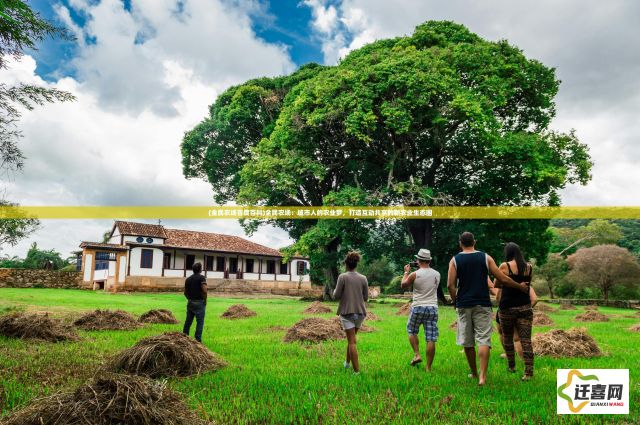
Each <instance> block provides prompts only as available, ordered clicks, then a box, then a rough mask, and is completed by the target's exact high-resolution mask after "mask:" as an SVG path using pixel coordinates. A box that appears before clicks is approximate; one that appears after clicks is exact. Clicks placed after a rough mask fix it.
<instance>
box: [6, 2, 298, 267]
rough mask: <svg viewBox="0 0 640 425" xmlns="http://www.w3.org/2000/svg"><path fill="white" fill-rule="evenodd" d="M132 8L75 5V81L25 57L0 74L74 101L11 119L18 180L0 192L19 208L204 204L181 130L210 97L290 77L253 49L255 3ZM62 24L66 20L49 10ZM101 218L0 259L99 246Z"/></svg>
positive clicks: (269, 51) (262, 47) (69, 225)
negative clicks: (79, 21)
mask: <svg viewBox="0 0 640 425" xmlns="http://www.w3.org/2000/svg"><path fill="white" fill-rule="evenodd" d="M183 3H184V9H183V10H180V9H179V7H178V6H177V5H178V2H176V1H173V0H162V1H159V0H141V1H137V2H135V3H134V7H133V9H132V11H131V13H129V12H127V11H126V10H124V8H123V6H122V2H120V1H118V0H103V1H102V2H100V3H96V2H94V1H87V0H74V1H73V2H71V6H69V7H73V8H74V9H75V13H79V14H82V15H83V16H85V17H86V18H87V22H86V25H85V26H84V27H83V28H80V27H78V26H75V27H73V28H72V30H73V31H74V32H75V33H76V34H77V35H78V36H79V44H78V47H77V49H78V51H77V56H76V57H75V58H74V59H73V61H72V62H71V63H70V64H69V65H70V66H71V67H72V68H73V69H74V70H75V71H76V73H75V74H74V75H77V77H76V78H70V77H67V78H62V79H60V80H58V81H56V82H53V83H47V82H45V81H43V80H42V79H41V78H40V77H38V76H37V75H36V73H35V68H36V63H35V61H34V59H33V58H32V57H30V56H25V57H23V58H22V60H21V61H20V62H17V63H15V62H12V63H11V64H10V68H9V69H8V70H2V71H0V81H2V82H6V83H10V84H11V83H15V82H17V81H21V82H30V83H34V84H39V85H43V86H45V85H46V86H49V87H57V88H60V89H63V90H67V91H70V92H72V93H73V94H74V95H76V97H77V100H76V101H75V102H71V103H64V104H51V105H46V106H43V107H38V108H36V109H35V110H34V111H30V112H26V113H25V114H24V116H23V118H22V119H21V121H20V124H19V128H20V130H21V131H22V132H23V135H24V137H23V139H22V140H21V141H20V146H21V148H22V149H23V152H24V154H25V155H26V156H27V161H26V163H25V170H24V172H23V173H20V174H18V175H16V176H14V178H13V179H12V180H10V181H9V182H8V183H7V182H5V186H7V193H6V197H7V198H8V199H11V200H14V201H18V202H20V203H21V204H23V205H206V204H209V203H211V202H212V192H211V188H210V185H209V184H208V183H206V182H204V181H200V180H186V179H185V178H184V177H183V175H182V169H181V157H180V151H179V145H180V142H181V140H182V137H183V135H184V132H185V131H187V130H189V129H190V128H192V127H193V126H194V125H195V124H197V123H198V122H199V121H200V120H202V119H203V118H204V117H205V116H206V115H207V114H208V110H207V107H208V105H209V104H211V103H212V102H213V101H214V100H215V97H216V96H217V94H219V93H220V92H221V91H222V90H224V89H225V88H226V87H228V86H229V85H231V84H235V83H239V82H242V81H244V80H246V79H249V78H253V77H258V76H265V75H266V76H269V75H279V74H285V73H289V72H291V71H292V70H293V68H294V66H293V64H292V62H291V60H290V58H289V55H288V52H287V51H286V49H285V48H284V47H283V46H280V45H274V44H269V43H266V42H264V41H263V40H261V39H258V38H257V37H256V36H255V34H254V33H253V32H252V30H251V21H250V16H249V15H250V14H254V13H257V11H258V9H256V8H257V7H258V3H255V2H252V1H238V2H234V3H231V2H227V1H221V0H207V1H205V0H191V1H189V2H180V4H183ZM57 11H58V15H59V16H61V19H62V20H63V21H65V22H67V23H69V22H70V21H69V19H68V18H69V16H70V15H69V10H68V9H66V7H65V6H62V5H58V6H57ZM110 223H111V222H108V221H104V220H102V221H101V220H84V221H83V220H77V221H56V220H46V221H44V222H43V227H42V228H41V229H40V230H39V231H38V232H37V233H36V234H35V235H34V237H33V238H31V239H30V240H25V241H23V242H22V243H20V244H19V245H18V246H16V247H13V248H11V247H2V251H1V253H0V255H4V254H18V255H24V253H25V252H26V249H27V248H28V245H29V244H30V243H31V241H32V240H35V241H37V242H39V243H40V245H41V246H42V247H44V248H55V249H57V250H59V251H60V252H63V253H67V252H69V251H71V250H73V249H76V248H77V246H78V244H79V242H80V241H81V240H87V239H88V240H96V239H99V238H100V236H101V234H102V233H103V232H104V230H106V229H107V228H108V227H109V226H110ZM178 224H179V225H180V226H182V227H184V228H193V229H199V230H209V231H217V232H224V233H233V234H238V235H243V232H242V229H241V228H240V227H239V225H238V223H237V222H235V221H233V220H217V221H193V222H188V221H183V222H179V223H178ZM253 239H254V240H256V241H258V242H260V241H262V242H267V243H268V244H269V245H270V246H274V247H279V246H282V245H286V244H288V243H289V242H290V241H289V239H288V237H287V235H286V233H284V232H282V231H279V230H276V229H265V230H264V231H262V232H259V233H258V234H256V235H255V236H254V237H253Z"/></svg>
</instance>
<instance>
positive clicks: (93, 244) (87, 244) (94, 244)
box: [80, 241, 129, 251]
mask: <svg viewBox="0 0 640 425" xmlns="http://www.w3.org/2000/svg"><path fill="white" fill-rule="evenodd" d="M80 248H103V249H111V250H115V251H126V250H127V249H129V248H128V247H127V246H126V245H118V244H115V243H102V242H87V241H83V242H80Z"/></svg>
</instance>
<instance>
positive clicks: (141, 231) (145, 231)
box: [114, 221, 167, 238]
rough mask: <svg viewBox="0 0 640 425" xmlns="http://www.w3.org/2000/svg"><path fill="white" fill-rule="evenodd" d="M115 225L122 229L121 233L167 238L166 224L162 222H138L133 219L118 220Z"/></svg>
mask: <svg viewBox="0 0 640 425" xmlns="http://www.w3.org/2000/svg"><path fill="white" fill-rule="evenodd" d="M114 226H116V227H117V228H118V229H119V230H120V234H121V235H131V236H151V237H155V238H166V237H167V233H166V232H165V229H164V226H162V225H160V224H146V223H136V222H133V221H116V222H115V224H114Z"/></svg>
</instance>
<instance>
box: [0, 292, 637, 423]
mask: <svg viewBox="0 0 640 425" xmlns="http://www.w3.org/2000/svg"><path fill="white" fill-rule="evenodd" d="M238 302H242V303H244V304H246V305H247V306H248V307H249V308H251V309H253V310H255V311H256V312H257V313H258V316H257V317H254V318H249V319H242V320H236V321H229V320H223V319H220V317H219V316H220V314H221V313H222V312H223V311H224V310H225V309H226V308H227V307H228V306H230V305H231V304H235V303H238ZM306 305H307V304H306V303H303V302H300V301H296V300H290V299H244V300H237V299H229V298H210V301H209V303H208V308H207V317H206V324H205V331H204V336H203V340H204V342H205V344H206V345H207V346H208V347H209V348H210V349H211V350H212V351H215V352H216V353H218V354H220V355H221V356H222V357H223V358H224V359H225V360H226V361H228V362H229V366H228V367H227V368H226V369H224V370H222V371H219V372H216V373H207V374H204V375H200V376H197V377H193V378H190V379H176V380H172V381H171V382H170V385H171V386H172V387H173V388H174V389H176V390H177V391H179V392H180V393H181V394H183V395H184V396H185V398H186V399H187V400H188V402H189V403H190V404H191V405H192V407H193V408H195V409H197V410H198V411H199V412H200V413H201V415H202V416H203V417H205V418H207V419H209V420H212V421H214V422H217V423H223V424H227V423H341V424H342V423H367V424H371V423H389V422H391V423H407V424H408V423H426V422H432V421H434V422H433V423H452V424H454V423H455V424H485V423H494V424H512V423H513V424H522V423H545V424H546V423H552V422H553V423H604V422H607V423H610V422H614V423H640V422H639V421H640V419H639V418H640V369H639V368H638V365H639V364H640V350H639V349H638V346H639V344H640V333H632V332H630V331H629V330H628V328H629V327H630V326H631V325H633V324H635V323H638V322H640V318H631V317H627V316H629V315H630V312H629V310H620V309H613V308H601V309H600V311H601V312H603V313H605V314H607V315H609V316H610V318H611V321H610V322H605V323H587V324H586V325H587V327H588V329H589V332H590V333H591V335H592V336H593V337H594V338H595V339H596V341H597V342H598V344H599V345H600V348H601V349H602V350H603V351H604V352H605V353H606V356H604V357H601V358H597V359H548V358H536V371H535V378H534V380H533V381H531V382H526V383H523V382H520V380H519V378H520V376H521V375H522V367H523V365H522V363H521V362H518V374H515V375H513V374H508V373H507V372H506V360H504V359H501V358H500V357H499V354H500V353H501V352H502V347H501V346H500V343H499V340H498V337H497V334H494V337H493V344H494V347H495V349H494V350H493V353H492V357H491V365H490V370H489V383H488V385H487V387H485V388H478V387H477V386H476V384H475V382H474V381H471V380H469V379H468V378H467V366H466V361H465V358H464V354H462V353H461V352H460V349H459V348H458V347H457V346H456V345H455V332H454V331H453V330H451V329H449V325H450V324H451V322H452V321H453V320H454V317H455V313H454V310H453V309H451V308H441V309H440V322H439V323H440V340H439V342H438V347H437V354H436V360H435V362H434V372H432V373H431V374H427V373H426V372H425V371H424V368H411V367H410V366H408V362H409V360H410V359H411V356H412V352H411V350H410V347H409V344H408V341H407V337H406V331H405V324H406V317H404V316H396V315H395V312H396V310H397V306H396V305H394V304H378V303H376V304H373V307H372V311H374V312H375V313H376V314H377V315H378V316H380V318H381V319H382V320H381V321H379V322H369V325H371V326H373V327H374V328H375V329H376V332H374V333H369V334H361V335H360V336H359V341H358V349H359V352H360V359H361V365H362V366H361V367H362V374H361V375H360V376H354V375H353V374H351V373H349V372H346V371H344V370H343V368H342V361H343V353H344V351H345V345H346V343H345V342H344V341H336V342H330V343H323V344H319V345H316V346H304V345H300V344H285V343H283V342H282V338H283V335H284V330H280V328H275V329H274V327H289V326H291V325H293V324H294V323H295V322H296V321H298V320H300V319H301V318H302V317H304V316H303V314H302V310H303V309H304V308H305V306H306ZM184 306H185V302H184V299H183V297H182V296H181V295H180V294H116V295H113V294H109V293H103V292H91V291H76V290H53V289H0V313H4V312H7V311H12V310H30V311H51V312H52V313H53V314H54V315H55V316H60V317H63V316H65V317H74V316H77V315H78V314H79V313H80V312H82V311H86V310H92V309H96V308H102V309H104V308H109V309H123V310H127V311H130V312H132V313H134V314H141V313H143V312H145V311H147V310H149V309H151V308H168V309H170V310H172V311H173V312H174V314H175V315H176V317H177V318H178V320H181V321H182V320H184V317H185V313H184ZM580 312H582V309H581V308H579V309H578V310H575V311H557V312H551V313H549V315H550V316H551V317H552V319H553V320H554V321H555V322H556V325H555V326H554V327H555V328H563V329H567V328H570V327H573V326H576V325H580V326H583V325H585V324H576V323H574V322H573V317H574V316H575V315H576V314H577V313H580ZM325 316H326V317H331V315H325ZM180 329H181V325H147V326H145V327H144V328H141V329H139V330H135V331H103V332H83V331H81V332H80V333H81V335H82V336H83V340H82V341H80V342H71V343H58V344H51V343H33V342H28V341H21V340H12V339H7V338H3V337H0V384H1V387H0V411H1V412H2V414H6V413H7V412H9V411H11V410H13V409H16V408H18V407H20V406H22V405H24V404H27V403H29V401H30V400H31V399H32V398H34V397H36V396H38V395H42V394H47V393H50V392H52V391H55V390H58V389H62V388H72V387H74V386H76V385H77V384H79V383H80V382H82V381H84V380H85V379H86V378H88V377H90V376H91V375H92V374H93V373H94V372H95V371H96V369H98V368H99V367H100V365H101V364H102V363H103V362H104V360H105V359H106V358H107V357H108V356H109V355H111V354H113V353H115V352H117V351H119V350H121V349H123V348H126V347H129V346H131V345H133V344H134V343H135V342H136V341H137V340H138V339H140V338H142V337H144V336H148V335H153V334H157V333H160V332H163V331H169V330H180ZM548 329H550V327H543V328H536V329H535V331H534V332H540V331H545V330H548ZM421 336H422V335H421ZM421 350H422V351H424V340H421ZM423 355H424V354H423ZM557 368H629V369H630V374H631V376H630V379H631V414H630V415H629V416H625V415H612V416H606V417H602V416H589V415H582V416H580V415H576V416H571V417H570V416H562V417H559V416H557V415H556V413H555V412H556V401H555V398H556V397H555V391H556V369H557Z"/></svg>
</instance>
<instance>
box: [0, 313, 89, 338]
mask: <svg viewBox="0 0 640 425" xmlns="http://www.w3.org/2000/svg"><path fill="white" fill-rule="evenodd" d="M0 335H4V336H6V337H10V338H23V339H37V340H42V341H49V342H58V341H77V340H79V339H80V337H79V336H78V334H77V333H76V331H75V329H73V328H72V327H71V326H68V325H66V324H64V323H63V322H62V321H61V320H58V319H53V318H51V317H49V315H48V314H26V313H12V314H7V315H4V316H0Z"/></svg>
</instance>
